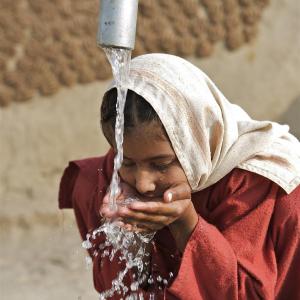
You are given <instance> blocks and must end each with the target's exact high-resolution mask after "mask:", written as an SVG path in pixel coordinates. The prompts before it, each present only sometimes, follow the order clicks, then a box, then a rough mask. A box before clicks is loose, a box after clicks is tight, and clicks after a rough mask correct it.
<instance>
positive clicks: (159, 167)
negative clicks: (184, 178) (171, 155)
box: [151, 160, 174, 172]
mask: <svg viewBox="0 0 300 300" xmlns="http://www.w3.org/2000/svg"><path fill="white" fill-rule="evenodd" d="M173 163H174V161H173V160H172V161H171V162H168V163H151V167H152V168H153V169H155V170H157V171H160V172H164V171H167V169H168V168H169V167H170V166H171V165H172V164H173Z"/></svg>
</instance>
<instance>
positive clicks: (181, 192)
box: [101, 182, 194, 232]
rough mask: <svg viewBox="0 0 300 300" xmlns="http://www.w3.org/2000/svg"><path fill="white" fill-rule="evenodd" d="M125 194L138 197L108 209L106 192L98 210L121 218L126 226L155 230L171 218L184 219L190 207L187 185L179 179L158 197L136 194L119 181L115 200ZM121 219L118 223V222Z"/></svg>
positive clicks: (103, 213) (168, 222) (166, 224)
mask: <svg viewBox="0 0 300 300" xmlns="http://www.w3.org/2000/svg"><path fill="white" fill-rule="evenodd" d="M126 194H127V195H131V196H132V195H133V196H136V197H137V198H138V199H139V201H135V202H132V203H130V204H128V205H127V206H121V205H119V206H118V210H117V211H115V212H113V211H111V210H110V209H109V205H108V195H106V196H105V198H104V200H103V206H102V208H101V214H102V215H103V216H105V217H106V218H116V219H118V220H119V221H121V222H122V223H123V224H124V226H126V228H127V229H128V230H134V231H139V232H152V231H158V230H160V229H162V228H163V227H165V226H168V225H170V224H173V223H175V222H180V223H181V222H184V221H185V219H187V218H189V217H190V215H191V213H193V211H194V207H193V204H192V202H191V189H190V186H189V185H188V184H187V183H185V182H183V183H178V184H176V185H174V186H171V187H170V188H168V189H167V190H166V191H165V192H164V194H163V195H162V197H158V198H152V197H144V196H142V195H139V194H137V192H136V191H135V190H134V189H132V188H131V187H130V186H128V185H127V184H123V186H122V192H121V194H120V195H119V197H118V201H120V202H121V201H122V200H123V199H125V198H126ZM122 223H121V224H122Z"/></svg>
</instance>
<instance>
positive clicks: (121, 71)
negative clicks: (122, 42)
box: [82, 48, 160, 300]
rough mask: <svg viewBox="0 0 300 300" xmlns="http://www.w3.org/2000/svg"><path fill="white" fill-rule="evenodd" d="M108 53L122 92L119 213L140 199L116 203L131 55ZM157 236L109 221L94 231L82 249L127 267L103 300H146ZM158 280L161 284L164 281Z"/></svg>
mask: <svg viewBox="0 0 300 300" xmlns="http://www.w3.org/2000/svg"><path fill="white" fill-rule="evenodd" d="M105 52H106V54H107V57H108V59H109V61H110V64H111V66H112V70H113V75H114V79H115V83H116V87H117V92H118V98H117V106H116V110H117V117H116V124H115V140H116V148H117V154H116V156H115V159H114V172H113V176H112V180H111V184H110V195H109V205H110V209H112V210H117V209H118V206H119V205H123V206H124V205H128V203H130V202H132V201H136V200H137V199H136V198H128V199H126V200H124V201H123V202H122V203H121V204H120V203H119V202H117V201H116V200H117V196H118V194H119V193H120V178H119V175H118V170H119V169H120V167H121V165H122V161H123V131H124V106H125V100H126V95H127V80H128V76H129V67H130V58H131V51H129V50H125V49H117V48H106V49H105ZM103 234H105V242H104V243H101V244H100V245H99V244H97V242H96V240H97V237H98V236H100V235H103ZM153 236H154V233H149V234H144V233H143V234H141V233H136V232H131V231H127V230H126V229H124V228H123V227H120V226H119V225H118V223H117V222H114V221H109V220H107V221H106V222H105V223H104V224H103V225H102V226H100V227H99V228H97V229H96V230H94V231H93V233H91V234H88V235H87V237H86V240H85V241H84V242H83V243H82V246H83V247H84V248H85V249H89V251H90V253H92V256H93V257H96V256H98V255H101V259H104V258H105V257H108V259H109V260H110V261H111V262H112V261H113V260H114V259H118V260H119V261H118V262H119V263H121V262H124V263H125V267H124V269H123V270H121V271H120V272H119V274H118V275H117V277H116V278H115V279H114V280H112V286H111V288H110V289H108V290H105V291H102V292H101V293H100V300H104V299H107V298H111V297H114V296H115V295H116V294H117V295H119V296H118V297H124V299H128V300H135V299H143V295H142V293H140V292H138V289H139V287H140V285H141V284H143V283H145V282H147V283H148V285H151V284H153V282H154V281H155V279H154V278H153V277H152V276H151V274H150V273H149V270H148V266H149V261H150V250H149V245H151V241H152V239H153ZM116 254H117V255H116ZM87 261H88V260H87ZM130 271H132V272H133V273H134V275H133V278H134V279H133V281H132V282H131V283H130V286H126V284H125V283H124V279H125V277H126V275H127V274H128V273H129V272H130ZM157 280H158V281H159V280H160V278H158V279H157ZM150 299H154V294H151V295H150Z"/></svg>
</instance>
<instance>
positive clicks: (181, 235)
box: [169, 202, 198, 252]
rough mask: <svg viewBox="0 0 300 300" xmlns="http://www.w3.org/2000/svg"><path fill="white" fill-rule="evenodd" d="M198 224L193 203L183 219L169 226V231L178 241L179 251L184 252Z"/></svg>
mask: <svg viewBox="0 0 300 300" xmlns="http://www.w3.org/2000/svg"><path fill="white" fill-rule="evenodd" d="M197 223H198V214H197V212H196V210H195V208H194V205H193V203H192V202H191V203H190V205H189V207H188V208H187V209H186V211H185V212H184V214H183V215H182V217H180V218H179V219H177V220H176V221H174V222H173V223H171V224H170V225H169V229H170V231H171V233H172V235H173V237H174V239H175V241H176V244H177V247H178V249H179V250H180V251H181V252H183V251H184V248H185V246H186V244H187V242H188V240H189V238H190V236H191V234H192V232H193V231H194V229H195V227H196V225H197Z"/></svg>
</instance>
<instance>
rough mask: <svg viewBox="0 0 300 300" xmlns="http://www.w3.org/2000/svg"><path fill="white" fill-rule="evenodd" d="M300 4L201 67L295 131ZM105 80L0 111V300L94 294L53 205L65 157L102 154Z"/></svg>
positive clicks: (290, 0)
mask: <svg viewBox="0 0 300 300" xmlns="http://www.w3.org/2000/svg"><path fill="white" fill-rule="evenodd" d="M299 22H300V8H299V1H298V0H272V1H271V3H270V6H269V7H268V8H266V10H265V13H264V16H263V21H262V24H261V28H260V33H259V36H258V38H257V40H256V41H255V42H254V43H253V44H251V45H249V46H245V47H242V48H241V49H239V50H238V51H236V52H232V53H229V52H228V51H226V50H224V48H223V47H222V46H221V45H220V46H219V47H217V49H216V50H215V53H214V54H213V56H212V57H211V58H207V59H203V60H195V59H192V58H191V61H193V62H194V63H196V64H197V65H199V66H201V68H202V69H203V70H204V71H206V72H207V73H208V74H209V75H210V77H212V79H213V80H214V81H215V82H216V84H217V85H218V86H219V87H220V89H221V90H222V91H223V92H224V94H225V95H226V96H227V98H228V99H230V100H231V101H232V102H235V103H238V104H240V105H241V106H242V107H244V108H245V109H246V110H247V111H248V112H249V113H250V115H251V116H253V117H254V118H257V119H272V120H279V121H282V122H287V123H288V124H290V125H291V129H292V132H294V133H295V134H296V135H297V136H298V138H299V137H300V132H299V128H300V124H299V115H300V105H299V104H300V98H299V97H300V87H299V78H300V73H299V72H300V71H299V70H300V56H299V51H300V40H299V38H298V39H297V38H296V37H297V35H298V33H299V28H300V24H299ZM106 85H107V82H94V83H91V84H87V85H82V86H75V87H73V88H71V89H64V90H61V91H59V92H58V93H57V94H55V95H54V96H51V97H43V98H41V97H40V98H35V99H33V100H32V101H30V102H28V103H24V104H12V105H11V106H9V107H8V108H5V109H1V110H0V157H1V162H0V182H1V184H0V245H1V247H0V299H1V300H2V299H3V300H19V299H22V300H27V299H28V300H35V299H39V300H50V299H51V300H53V299H58V300H60V299H64V300H79V299H80V300H83V299H97V293H96V292H95V291H94V289H93V281H92V276H91V269H87V267H86V264H85V253H84V250H83V249H82V248H81V241H80V239H79V234H78V231H77V228H76V224H75V223H74V217H73V214H72V211H64V212H60V211H58V209H57V193H58V186H59V179H60V176H61V174H62V172H63V169H64V167H65V166H66V165H67V163H68V161H69V160H72V159H79V158H82V157H89V156H96V155H100V154H103V153H104V152H105V151H106V149H107V144H106V142H105V141H104V138H103V136H102V135H101V133H100V129H99V116H98V112H99V104H100V101H99V99H101V96H102V94H103V91H104V88H105V86H106Z"/></svg>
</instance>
